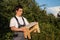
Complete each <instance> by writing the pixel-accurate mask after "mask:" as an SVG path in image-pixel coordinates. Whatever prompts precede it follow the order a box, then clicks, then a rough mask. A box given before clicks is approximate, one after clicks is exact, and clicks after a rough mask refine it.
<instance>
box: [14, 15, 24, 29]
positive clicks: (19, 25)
mask: <svg viewBox="0 0 60 40" xmlns="http://www.w3.org/2000/svg"><path fill="white" fill-rule="evenodd" d="M15 19H16V21H17V23H18V28H20V27H21V26H25V21H24V18H23V17H22V20H23V22H24V25H21V24H20V23H19V21H18V19H17V17H16V16H15Z"/></svg>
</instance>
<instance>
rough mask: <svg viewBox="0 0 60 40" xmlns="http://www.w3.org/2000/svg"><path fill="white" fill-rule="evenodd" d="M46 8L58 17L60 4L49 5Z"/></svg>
mask: <svg viewBox="0 0 60 40" xmlns="http://www.w3.org/2000/svg"><path fill="white" fill-rule="evenodd" d="M46 10H47V12H48V13H53V14H54V16H56V17H57V13H58V12H59V11H60V6H56V7H48V8H47V9H46Z"/></svg>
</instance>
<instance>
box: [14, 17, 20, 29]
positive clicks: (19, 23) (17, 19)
mask: <svg viewBox="0 0 60 40" xmlns="http://www.w3.org/2000/svg"><path fill="white" fill-rule="evenodd" d="M15 19H16V21H17V23H18V28H19V27H20V23H19V21H18V19H17V18H16V16H15Z"/></svg>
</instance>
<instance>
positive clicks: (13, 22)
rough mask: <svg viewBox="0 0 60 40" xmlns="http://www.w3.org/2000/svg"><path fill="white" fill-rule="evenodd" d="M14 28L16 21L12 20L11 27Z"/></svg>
mask: <svg viewBox="0 0 60 40" xmlns="http://www.w3.org/2000/svg"><path fill="white" fill-rule="evenodd" d="M13 26H15V20H14V18H11V20H10V27H13Z"/></svg>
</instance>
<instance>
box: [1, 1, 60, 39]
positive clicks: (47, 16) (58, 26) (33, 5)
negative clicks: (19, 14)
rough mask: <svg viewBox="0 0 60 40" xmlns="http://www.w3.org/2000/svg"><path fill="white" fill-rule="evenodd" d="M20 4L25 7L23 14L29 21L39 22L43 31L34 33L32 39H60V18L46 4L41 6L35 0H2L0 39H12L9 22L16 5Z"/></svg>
mask: <svg viewBox="0 0 60 40" xmlns="http://www.w3.org/2000/svg"><path fill="white" fill-rule="evenodd" d="M19 4H21V5H22V6H23V7H24V8H23V9H24V13H23V16H24V17H26V18H27V20H28V21H29V22H33V21H37V22H38V23H39V27H40V31H41V33H39V34H38V33H32V34H31V35H32V39H31V40H60V18H59V17H55V16H54V15H53V13H49V12H47V10H46V5H45V4H44V5H42V6H44V7H43V8H41V7H42V6H41V5H38V2H36V1H35V0H0V40H11V39H12V35H13V32H12V31H11V30H10V28H9V22H10V19H11V17H13V16H14V15H15V12H14V11H13V9H14V7H15V6H16V5H19Z"/></svg>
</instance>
